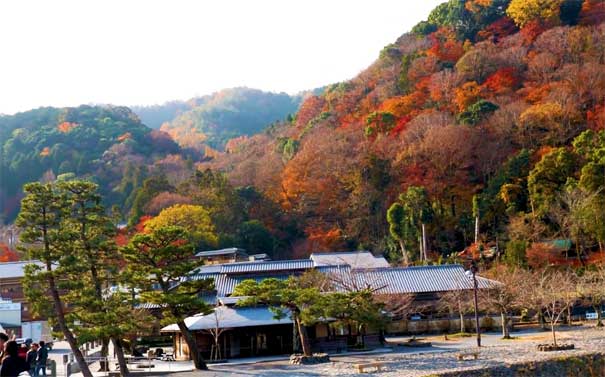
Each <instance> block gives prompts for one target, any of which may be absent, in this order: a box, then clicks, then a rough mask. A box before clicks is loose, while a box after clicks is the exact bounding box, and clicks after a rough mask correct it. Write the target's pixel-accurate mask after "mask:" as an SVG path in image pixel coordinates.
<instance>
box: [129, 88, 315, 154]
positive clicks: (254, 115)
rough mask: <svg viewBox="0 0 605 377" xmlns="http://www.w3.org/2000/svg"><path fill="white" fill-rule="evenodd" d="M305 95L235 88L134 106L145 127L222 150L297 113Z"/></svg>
mask: <svg viewBox="0 0 605 377" xmlns="http://www.w3.org/2000/svg"><path fill="white" fill-rule="evenodd" d="M303 96H304V94H301V95H297V96H290V95H288V94H286V93H270V92H263V91H261V90H257V89H249V88H233V89H224V90H221V91H219V92H216V93H214V94H212V95H208V96H203V97H197V98H192V99H190V100H189V101H187V102H179V101H175V102H168V103H166V104H164V105H158V106H149V107H133V111H134V112H135V113H137V114H138V115H139V117H140V118H141V121H142V122H143V123H144V124H146V125H148V126H149V127H151V128H160V127H161V129H162V131H165V132H168V133H169V134H170V135H172V137H173V138H174V140H176V141H177V142H178V143H179V144H180V145H182V146H185V147H193V148H197V149H199V150H203V149H204V148H205V147H207V146H209V147H211V148H214V149H220V150H222V149H223V148H224V147H225V143H226V142H227V141H228V140H229V139H232V138H236V137H239V136H250V135H253V134H256V133H258V132H260V131H261V130H262V129H264V128H265V127H266V126H267V125H269V124H271V123H274V122H277V121H281V120H284V119H285V118H286V117H287V116H288V115H289V114H293V113H295V112H296V111H297V110H298V106H299V105H300V102H301V101H302V99H303Z"/></svg>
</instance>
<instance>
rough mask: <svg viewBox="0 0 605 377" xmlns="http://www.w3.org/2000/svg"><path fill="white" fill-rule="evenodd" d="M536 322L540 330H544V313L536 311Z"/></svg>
mask: <svg viewBox="0 0 605 377" xmlns="http://www.w3.org/2000/svg"><path fill="white" fill-rule="evenodd" d="M538 322H539V323H540V328H541V329H542V330H546V322H545V321H544V313H542V309H540V310H539V311H538Z"/></svg>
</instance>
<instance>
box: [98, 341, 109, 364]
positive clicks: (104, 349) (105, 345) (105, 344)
mask: <svg viewBox="0 0 605 377" xmlns="http://www.w3.org/2000/svg"><path fill="white" fill-rule="evenodd" d="M108 355H109V339H107V338H103V339H101V356H102V357H104V358H105V359H102V360H100V361H99V366H100V368H99V372H107V371H109V363H108V362H107V356H108Z"/></svg>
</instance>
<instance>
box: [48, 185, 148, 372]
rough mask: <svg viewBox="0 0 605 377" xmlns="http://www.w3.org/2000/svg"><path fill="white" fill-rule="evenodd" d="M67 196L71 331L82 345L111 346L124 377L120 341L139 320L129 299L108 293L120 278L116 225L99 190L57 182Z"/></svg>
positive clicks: (125, 296) (124, 363)
mask: <svg viewBox="0 0 605 377" xmlns="http://www.w3.org/2000/svg"><path fill="white" fill-rule="evenodd" d="M57 189H58V190H59V191H60V192H61V193H62V194H63V196H64V197H65V200H66V203H65V205H66V206H65V211H66V213H67V214H68V216H66V217H65V219H64V223H65V224H64V227H65V228H66V229H69V231H70V232H71V233H72V234H74V235H75V239H74V242H73V245H72V246H73V248H72V261H73V263H72V264H71V265H70V271H69V273H70V278H69V279H67V282H68V283H67V284H68V285H69V288H70V289H69V290H68V293H67V294H66V297H65V301H66V302H67V303H68V304H69V306H70V308H72V310H71V312H70V313H69V315H68V319H69V322H70V327H71V328H72V329H74V331H75V332H76V333H77V335H78V340H79V341H80V342H85V341H89V340H94V339H101V340H102V341H103V344H104V347H103V351H104V353H105V354H104V355H103V356H107V355H106V352H107V347H106V346H105V345H107V344H108V342H109V341H110V340H111V342H112V343H113V344H114V349H115V352H116V356H117V358H118V363H119V365H120V371H121V373H122V375H128V373H129V372H128V366H127V364H126V360H125V358H124V350H123V347H122V342H121V339H122V338H123V336H124V335H126V333H128V332H129V331H133V330H134V329H136V328H137V327H140V326H137V324H138V323H141V322H140V319H141V318H138V317H139V316H137V315H136V314H138V313H134V312H133V311H132V307H133V305H132V302H131V301H132V300H131V297H132V296H131V295H130V294H128V293H124V292H122V291H120V290H112V289H111V288H112V287H116V286H118V284H119V283H120V280H121V272H120V270H119V264H120V258H119V254H118V253H117V248H116V245H115V243H114V242H113V238H114V236H115V225H114V224H113V223H112V222H111V220H110V218H109V217H108V216H107V214H106V211H105V208H104V207H103V206H102V205H101V196H100V195H99V194H98V193H97V190H98V186H97V185H96V184H94V183H92V182H87V181H77V180H75V181H68V182H60V183H58V184H57Z"/></svg>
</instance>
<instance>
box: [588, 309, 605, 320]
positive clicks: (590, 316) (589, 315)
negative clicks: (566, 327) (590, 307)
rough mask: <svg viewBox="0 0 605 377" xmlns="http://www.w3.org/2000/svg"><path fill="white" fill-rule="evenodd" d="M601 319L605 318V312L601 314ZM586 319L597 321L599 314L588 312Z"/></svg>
mask: <svg viewBox="0 0 605 377" xmlns="http://www.w3.org/2000/svg"><path fill="white" fill-rule="evenodd" d="M601 318H605V311H602V312H601ZM586 319H593V320H596V319H597V313H596V312H586Z"/></svg>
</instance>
